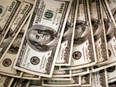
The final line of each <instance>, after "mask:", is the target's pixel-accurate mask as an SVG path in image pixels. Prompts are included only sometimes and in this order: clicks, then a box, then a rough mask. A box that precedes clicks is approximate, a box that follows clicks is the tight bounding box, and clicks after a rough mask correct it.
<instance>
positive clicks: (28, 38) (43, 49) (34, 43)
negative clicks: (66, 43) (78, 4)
mask: <svg viewBox="0 0 116 87" xmlns="http://www.w3.org/2000/svg"><path fill="white" fill-rule="evenodd" d="M71 3H72V1H71V0H66V1H65V0H62V1H56V0H50V1H47V0H36V1H35V5H34V9H33V12H32V13H31V17H30V22H29V24H28V26H27V28H26V31H25V35H24V37H23V40H22V43H21V46H20V49H19V52H18V55H17V58H16V61H15V63H14V68H15V69H18V70H21V71H24V72H27V73H31V74H36V75H40V76H44V77H51V76H52V73H53V70H54V66H55V61H56V58H57V54H58V50H59V47H60V43H61V38H62V36H63V32H64V28H65V24H66V20H67V17H68V13H69V11H70V7H71Z"/></svg>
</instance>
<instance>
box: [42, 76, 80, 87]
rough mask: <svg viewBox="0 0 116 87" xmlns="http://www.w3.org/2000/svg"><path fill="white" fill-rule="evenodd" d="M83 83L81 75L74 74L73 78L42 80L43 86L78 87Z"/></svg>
mask: <svg viewBox="0 0 116 87" xmlns="http://www.w3.org/2000/svg"><path fill="white" fill-rule="evenodd" d="M80 84H81V76H73V77H72V79H71V80H42V86H50V87H53V86H60V87H70V86H73V87H77V86H79V85H80Z"/></svg>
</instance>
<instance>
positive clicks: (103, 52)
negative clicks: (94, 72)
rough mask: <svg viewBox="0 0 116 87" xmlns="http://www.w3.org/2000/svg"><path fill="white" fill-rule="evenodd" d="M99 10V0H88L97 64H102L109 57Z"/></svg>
mask: <svg viewBox="0 0 116 87" xmlns="http://www.w3.org/2000/svg"><path fill="white" fill-rule="evenodd" d="M101 10H102V9H101V2H100V1H99V0H91V1H90V13H91V22H92V28H93V34H94V42H95V49H96V56H97V65H101V64H102V65H103V64H105V63H107V62H108V59H109V55H108V48H107V41H106V33H105V28H104V24H103V17H102V11H101Z"/></svg>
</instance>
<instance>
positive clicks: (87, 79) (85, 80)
mask: <svg viewBox="0 0 116 87" xmlns="http://www.w3.org/2000/svg"><path fill="white" fill-rule="evenodd" d="M91 78H92V76H91V73H89V74H85V75H82V76H81V86H82V87H86V86H91Z"/></svg>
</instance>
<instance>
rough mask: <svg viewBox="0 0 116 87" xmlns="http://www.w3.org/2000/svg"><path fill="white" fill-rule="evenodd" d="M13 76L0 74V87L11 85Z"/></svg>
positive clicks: (9, 86)
mask: <svg viewBox="0 0 116 87" xmlns="http://www.w3.org/2000/svg"><path fill="white" fill-rule="evenodd" d="M13 80H14V78H12V77H7V76H3V75H0V87H11V84H12V82H13Z"/></svg>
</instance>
